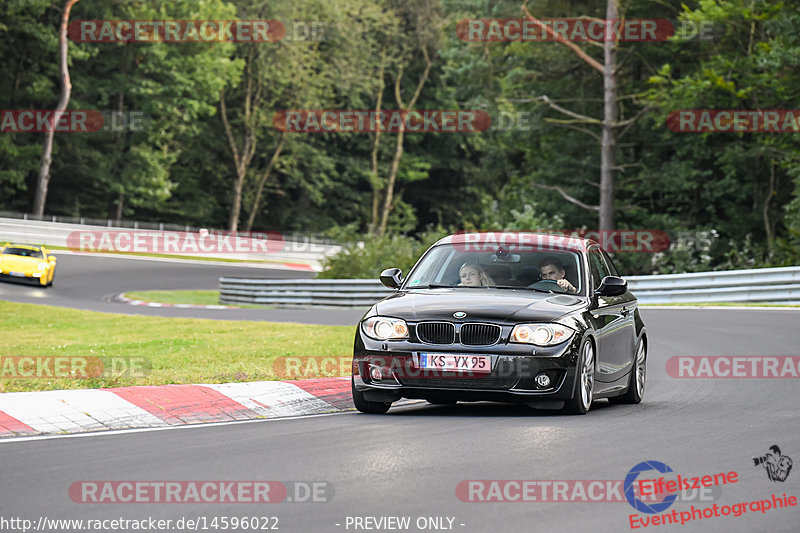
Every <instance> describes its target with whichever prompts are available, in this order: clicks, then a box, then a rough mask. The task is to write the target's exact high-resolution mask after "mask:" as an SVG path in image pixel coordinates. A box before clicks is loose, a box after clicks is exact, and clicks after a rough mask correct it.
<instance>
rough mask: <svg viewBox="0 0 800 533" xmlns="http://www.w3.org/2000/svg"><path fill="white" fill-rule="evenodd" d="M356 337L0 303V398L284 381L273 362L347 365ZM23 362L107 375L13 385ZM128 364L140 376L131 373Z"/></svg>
mask: <svg viewBox="0 0 800 533" xmlns="http://www.w3.org/2000/svg"><path fill="white" fill-rule="evenodd" d="M353 334H354V328H353V327H351V326H314V325H305V324H291V323H274V322H248V321H230V320H206V319H194V318H163V317H147V316H131V315H119V314H112V313H98V312H94V311H82V310H77V309H67V308H61V307H52V306H46V305H38V304H22V303H12V302H2V301H0V339H3V340H2V349H0V358H1V359H2V362H1V363H0V392H12V391H30V390H54V389H81V388H100V387H121V386H130V385H164V384H169V383H228V382H236V381H261V380H270V379H282V378H283V376H282V375H276V373H275V371H274V369H273V365H278V364H280V361H276V360H277V358H280V357H304V356H305V357H307V356H316V357H317V358H321V357H325V358H328V357H330V358H333V357H335V358H337V361H338V360H339V358H342V357H345V358H349V357H351V356H352V353H353V352H352V349H353ZM21 356H27V357H36V358H37V362H38V361H42V360H44V359H43V358H54V357H74V358H79V359H80V358H91V359H92V360H94V359H93V358H99V359H101V360H102V361H103V362H104V364H105V369H106V372H104V373H103V374H102V375H101V376H99V377H89V378H84V379H79V378H72V377H52V376H50V377H47V376H46V377H37V378H21V377H13V376H18V374H19V373H18V370H19V359H18V358H19V357H21ZM15 359H16V362H15ZM51 361H52V360H51ZM131 361H135V362H137V366H140V367H144V368H145V370H144V371H141V370H139V371H136V370H133V371H131V367H130V365H129V362H131ZM142 362H143V364H142ZM117 363H119V364H117ZM15 364H16V366H15ZM45 364H46V363H45ZM126 365H128V366H126ZM115 366H116V368H114V367H115ZM123 368H127V370H124V369H123ZM37 373H38V371H37ZM61 375H68V373H61ZM299 377H323V376H320V375H313V376H299Z"/></svg>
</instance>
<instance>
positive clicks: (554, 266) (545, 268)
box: [539, 256, 578, 293]
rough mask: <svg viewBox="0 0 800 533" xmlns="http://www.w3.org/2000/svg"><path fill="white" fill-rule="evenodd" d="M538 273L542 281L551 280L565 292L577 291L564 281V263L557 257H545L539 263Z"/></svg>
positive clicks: (565, 272) (567, 281)
mask: <svg viewBox="0 0 800 533" xmlns="http://www.w3.org/2000/svg"><path fill="white" fill-rule="evenodd" d="M539 271H540V272H541V277H542V279H543V280H551V281H555V282H556V283H558V286H559V287H561V288H562V289H564V290H565V291H567V292H572V293H576V292H578V289H576V288H575V286H574V285H573V284H572V283H570V282H569V280H567V279H566V277H565V276H566V274H567V271H566V269H565V268H564V263H562V262H561V260H560V259H559V258H557V257H552V256H551V257H545V258H544V259H542V260H541V261H539Z"/></svg>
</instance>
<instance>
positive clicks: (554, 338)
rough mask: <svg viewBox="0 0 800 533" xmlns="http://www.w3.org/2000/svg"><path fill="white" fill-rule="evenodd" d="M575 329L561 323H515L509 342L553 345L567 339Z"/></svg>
mask: <svg viewBox="0 0 800 533" xmlns="http://www.w3.org/2000/svg"><path fill="white" fill-rule="evenodd" d="M574 334H575V330H574V329H572V328H568V327H567V326H562V325H561V324H517V325H516V326H514V329H513V330H512V331H511V342H517V343H522V344H535V345H537V346H555V345H556V344H561V343H562V342H564V341H568V340H569V339H571V338H572V336H573V335H574Z"/></svg>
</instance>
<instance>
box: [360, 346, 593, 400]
mask: <svg viewBox="0 0 800 533" xmlns="http://www.w3.org/2000/svg"><path fill="white" fill-rule="evenodd" d="M577 337H578V336H577V335H576V336H575V337H573V338H572V339H571V340H570V341H568V342H566V343H564V344H562V345H558V346H554V347H549V348H540V347H534V346H529V345H521V344H509V343H503V342H500V343H498V344H495V345H493V346H482V347H473V346H463V345H460V344H452V345H430V344H422V343H414V342H409V341H375V340H372V339H370V338H368V337H365V336H364V335H363V334H362V333H361V332H359V333H358V334H357V336H356V343H355V349H354V355H353V382H354V384H355V387H356V390H358V391H360V392H363V393H364V397H365V399H367V400H369V401H379V402H393V401H396V400H399V399H400V398H416V399H430V400H448V401H452V400H456V401H499V402H512V403H535V402H539V401H547V400H567V399H569V398H571V397H572V395H573V391H574V387H575V379H576V375H577V372H576V364H577V360H578V354H579V350H578V346H579V344H580V339H579V338H577ZM423 352H424V353H429V354H431V353H433V354H435V353H448V354H464V355H488V356H490V357H491V363H492V364H491V372H488V373H471V372H455V371H441V370H435V371H434V370H426V369H422V368H420V365H419V360H420V353H423ZM376 368H378V369H380V373H381V377H380V379H374V378H373V376H372V374H373V373H375V372H376V370H375V369H376ZM540 374H545V375H547V376H548V378H549V380H550V383H549V384H548V385H547V386H544V387H542V386H540V385H538V384H537V382H536V376H538V375H540Z"/></svg>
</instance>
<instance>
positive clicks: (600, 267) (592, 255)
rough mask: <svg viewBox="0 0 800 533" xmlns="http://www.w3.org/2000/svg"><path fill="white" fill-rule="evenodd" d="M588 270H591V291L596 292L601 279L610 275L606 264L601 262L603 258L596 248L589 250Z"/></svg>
mask: <svg viewBox="0 0 800 533" xmlns="http://www.w3.org/2000/svg"><path fill="white" fill-rule="evenodd" d="M589 268H591V269H592V282H593V285H594V287H593V290H597V287H599V286H600V282H601V281H603V278H604V277H606V276H608V275H610V274H609V272H608V267H607V266H606V262H605V261H604V260H603V256H602V255H601V253H600V250H599V249H598V248H590V249H589Z"/></svg>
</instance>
